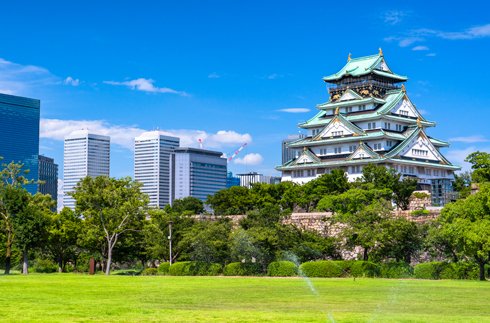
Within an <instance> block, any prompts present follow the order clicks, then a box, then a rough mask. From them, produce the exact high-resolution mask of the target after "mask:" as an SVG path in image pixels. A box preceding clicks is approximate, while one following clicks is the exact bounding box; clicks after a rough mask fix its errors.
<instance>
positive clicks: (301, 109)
mask: <svg viewBox="0 0 490 323" xmlns="http://www.w3.org/2000/svg"><path fill="white" fill-rule="evenodd" d="M277 111H280V112H288V113H303V112H310V109H304V108H291V109H281V110H277Z"/></svg>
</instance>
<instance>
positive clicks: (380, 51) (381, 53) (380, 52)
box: [379, 47, 383, 56]
mask: <svg viewBox="0 0 490 323" xmlns="http://www.w3.org/2000/svg"><path fill="white" fill-rule="evenodd" d="M379 55H380V56H383V51H382V50H381V47H380V48H379Z"/></svg>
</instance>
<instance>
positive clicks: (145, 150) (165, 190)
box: [134, 130, 180, 209]
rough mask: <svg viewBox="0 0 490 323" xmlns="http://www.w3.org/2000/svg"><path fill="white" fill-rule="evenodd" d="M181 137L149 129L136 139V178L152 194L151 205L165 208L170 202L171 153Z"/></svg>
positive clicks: (144, 189) (143, 190) (177, 145)
mask: <svg viewBox="0 0 490 323" xmlns="http://www.w3.org/2000/svg"><path fill="white" fill-rule="evenodd" d="M179 145H180V138H177V137H171V136H168V135H167V133H166V132H163V131H159V130H156V131H148V132H145V133H143V134H142V135H141V136H139V137H136V138H135V139H134V179H135V180H136V181H138V182H140V183H143V185H144V186H143V187H142V189H141V191H142V192H143V193H146V194H148V195H149V196H150V206H158V207H159V208H161V209H163V208H164V207H165V205H167V204H169V203H170V197H169V194H170V188H169V187H170V173H169V172H170V168H169V161H170V155H171V154H172V152H173V151H174V149H175V148H178V147H179Z"/></svg>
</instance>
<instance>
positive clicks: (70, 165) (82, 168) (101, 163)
mask: <svg viewBox="0 0 490 323" xmlns="http://www.w3.org/2000/svg"><path fill="white" fill-rule="evenodd" d="M110 148H111V138H110V137H109V136H103V135H99V134H96V133H94V132H93V131H91V130H77V131H74V132H72V133H71V134H69V135H68V136H66V137H65V152H64V160H63V193H64V195H63V206H65V207H69V208H70V209H72V210H74V209H75V201H74V200H73V199H72V197H71V196H69V195H67V193H68V192H72V191H73V188H74V187H75V186H76V185H77V183H78V182H79V181H80V179H82V178H84V177H85V176H87V175H90V176H92V177H96V176H99V175H106V176H109V170H110Z"/></svg>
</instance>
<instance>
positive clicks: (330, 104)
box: [316, 97, 386, 110]
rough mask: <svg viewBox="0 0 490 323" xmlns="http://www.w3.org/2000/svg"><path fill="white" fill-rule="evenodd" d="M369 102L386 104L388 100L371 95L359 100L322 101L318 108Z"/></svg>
mask: <svg viewBox="0 0 490 323" xmlns="http://www.w3.org/2000/svg"><path fill="white" fill-rule="evenodd" d="M368 103H377V104H385V103H386V101H385V100H383V99H378V98H374V97H369V98H364V99H359V100H349V101H338V102H337V101H333V102H332V101H328V102H327V103H322V104H318V105H317V106H316V108H317V109H321V110H325V109H331V108H336V107H339V108H343V107H350V106H354V105H361V104H368Z"/></svg>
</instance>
